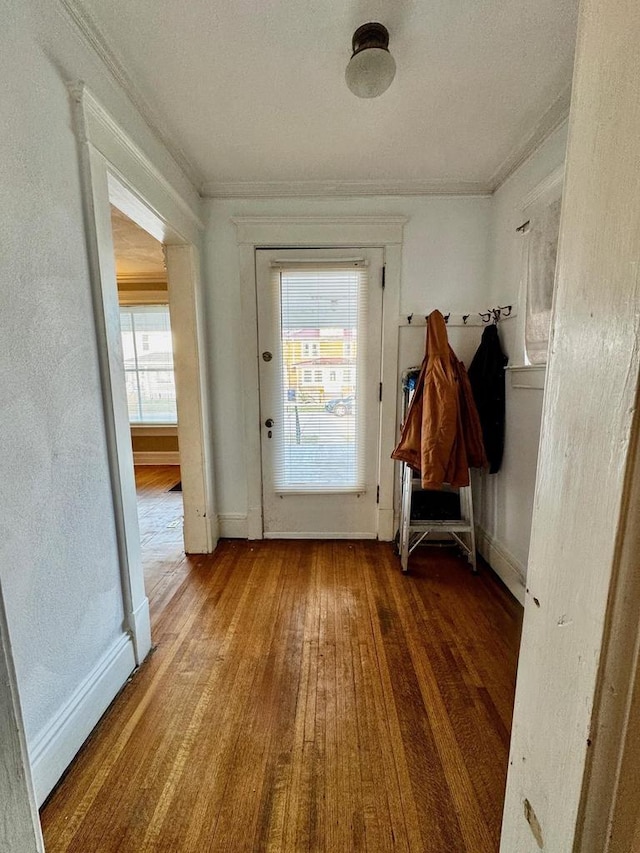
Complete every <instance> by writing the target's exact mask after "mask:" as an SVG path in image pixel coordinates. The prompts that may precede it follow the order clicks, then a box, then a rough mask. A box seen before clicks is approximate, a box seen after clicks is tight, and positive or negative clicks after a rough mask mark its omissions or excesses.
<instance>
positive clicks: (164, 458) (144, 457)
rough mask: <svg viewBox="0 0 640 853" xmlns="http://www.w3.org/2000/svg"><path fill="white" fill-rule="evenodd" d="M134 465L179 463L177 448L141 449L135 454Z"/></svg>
mask: <svg viewBox="0 0 640 853" xmlns="http://www.w3.org/2000/svg"><path fill="white" fill-rule="evenodd" d="M133 464H134V465H179V464H180V453H179V451H177V450H139V451H137V452H136V453H134V454H133Z"/></svg>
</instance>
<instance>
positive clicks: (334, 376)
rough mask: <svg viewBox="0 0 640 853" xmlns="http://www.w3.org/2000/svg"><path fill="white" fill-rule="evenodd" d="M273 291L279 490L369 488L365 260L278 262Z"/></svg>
mask: <svg viewBox="0 0 640 853" xmlns="http://www.w3.org/2000/svg"><path fill="white" fill-rule="evenodd" d="M272 298H273V299H274V303H275V306H276V308H277V310H276V311H275V312H274V316H275V317H276V322H277V326H278V327H277V328H276V329H274V333H275V336H276V339H277V341H278V342H279V355H280V363H279V370H278V377H277V380H276V383H275V391H274V394H275V397H276V400H274V401H273V402H274V404H275V405H274V411H277V412H278V413H279V415H278V417H277V421H276V422H277V423H278V425H279V426H280V425H281V426H280V428H278V429H276V430H274V440H273V442H272V443H271V445H270V446H271V448H272V453H273V479H274V486H275V489H276V491H277V492H282V493H284V492H302V493H306V492H360V491H363V490H364V485H365V459H364V441H363V438H364V412H365V399H364V395H365V387H366V383H365V379H366V377H365V371H364V364H365V355H366V329H367V267H366V263H365V261H363V260H345V261H340V262H335V261H332V262H327V263H322V262H314V263H308V262H304V261H300V262H290V263H276V264H274V266H273V274H272Z"/></svg>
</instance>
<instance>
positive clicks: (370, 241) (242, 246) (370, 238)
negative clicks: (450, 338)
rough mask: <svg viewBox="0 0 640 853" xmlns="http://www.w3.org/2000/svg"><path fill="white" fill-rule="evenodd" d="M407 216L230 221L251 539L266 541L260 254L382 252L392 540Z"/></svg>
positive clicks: (384, 512) (381, 517)
mask: <svg viewBox="0 0 640 853" xmlns="http://www.w3.org/2000/svg"><path fill="white" fill-rule="evenodd" d="M407 221H408V220H407V217H406V216H295V217H293V216H238V217H233V218H232V222H233V223H234V225H235V226H236V237H237V242H238V252H239V260H240V299H241V322H242V336H243V340H244V342H245V345H244V346H243V350H242V380H243V387H244V390H245V399H244V439H245V441H244V450H245V460H246V487H247V536H248V538H249V539H262V538H263V523H262V474H261V471H262V457H261V446H260V436H261V423H260V398H259V392H260V384H259V376H258V311H257V305H256V286H257V282H256V263H255V260H256V254H255V253H256V249H319V248H323V249H328V248H335V249H343V248H344V249H347V248H363V249H365V248H366V249H382V250H383V252H384V265H385V271H386V272H385V289H384V298H383V306H382V374H381V379H382V395H381V396H382V399H381V401H380V423H379V429H380V434H379V443H378V447H379V450H378V457H379V458H378V483H379V486H380V500H379V504H378V524H377V529H378V539H382V540H386V541H390V540H392V539H393V536H394V532H395V531H394V529H393V526H394V525H393V486H394V464H395V463H394V462H393V460H392V459H391V449H392V448H393V446H394V442H395V438H396V415H395V412H396V395H397V385H398V375H397V374H398V369H397V361H398V334H399V332H398V316H399V314H400V272H401V263H402V239H403V229H404V225H405V223H406V222H407Z"/></svg>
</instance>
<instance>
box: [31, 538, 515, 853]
mask: <svg viewBox="0 0 640 853" xmlns="http://www.w3.org/2000/svg"><path fill="white" fill-rule="evenodd" d="M520 622H521V608H520V606H519V605H518V604H517V603H516V602H515V601H514V600H513V599H512V598H511V596H510V595H509V593H508V592H507V591H506V590H505V589H504V587H502V586H501V585H500V584H499V582H498V581H496V580H495V579H494V578H493V576H492V574H491V572H490V571H488V570H486V569H485V570H484V571H481V574H480V576H479V577H473V576H472V575H471V573H470V572H469V570H468V567H467V565H466V563H464V562H463V561H462V560H461V559H459V558H458V557H456V556H455V555H454V554H453V553H450V552H448V551H442V550H433V549H423V550H419V551H418V552H416V554H415V555H414V557H413V562H412V574H411V575H410V576H408V577H405V576H402V575H401V573H400V570H399V567H398V560H397V558H396V557H395V556H394V554H393V552H392V548H391V546H389V545H387V544H385V543H377V542H345V541H342V542H317V541H304V542H302V541H262V542H245V541H234V540H226V541H222V542H221V543H220V545H219V547H218V550H217V551H216V553H215V554H214V555H212V556H209V557H200V558H195V559H194V560H193V561H192V565H191V570H190V572H189V574H188V576H187V577H186V578H185V579H184V581H183V582H182V583H181V584H180V586H179V588H178V589H177V591H176V592H175V594H174V595H173V597H172V598H171V599H170V600H169V602H168V604H167V605H166V607H164V609H163V610H162V611H161V612H159V613H158V615H157V618H156V619H155V624H154V641H155V642H156V644H157V650H156V651H155V653H154V654H153V655H152V656H151V657H150V658H149V659H148V661H147V662H146V663H145V664H144V666H143V667H141V669H140V670H139V672H138V673H137V675H136V676H135V677H134V678H133V680H132V681H131V682H130V683H129V684H128V685H127V686H126V687H125V689H124V690H123V691H122V693H121V694H120V696H119V697H118V698H117V700H116V701H115V703H114V704H113V706H112V707H111V709H110V710H109V711H108V713H107V715H106V716H105V718H104V720H103V721H102V723H101V724H100V726H99V727H98V728H97V729H96V731H95V732H94V734H93V735H92V737H91V738H90V740H89V742H88V743H87V744H86V746H85V747H84V748H83V750H82V751H81V753H80V754H79V756H78V757H77V759H76V760H75V762H74V764H73V766H72V768H71V769H70V771H69V772H68V774H67V776H66V777H65V778H64V779H63V781H62V782H61V784H60V785H59V786H58V788H57V789H56V791H55V792H54V793H53V795H52V796H51V798H50V799H49V801H48V803H47V804H46V805H45V807H44V808H43V810H42V823H43V830H44V836H45V842H46V849H47V851H48V853H61V851H69V852H71V851H73V853H115V851H118V853H144V851H152V852H153V853H165V851H166V853H168V851H171V853H181V851H189V853H191V852H192V851H193V853H204V851H221V853H222V851H225V853H228V852H229V851H231V853H235V851H274V853H275V851H291V852H292V853H293V851H295V852H296V853H298V851H331V853H343V851H344V853H351V851H365V850H366V851H373V852H377V851H392V850H393V851H415V853H427V851H433V852H434V853H464V851H469V853H484V851H496V850H497V849H498V842H499V832H500V821H501V812H502V802H503V791H504V783H505V777H506V768H507V752H508V741H509V728H510V721H511V710H512V703H513V692H514V681H515V668H516V657H517V648H518V642H519V633H520Z"/></svg>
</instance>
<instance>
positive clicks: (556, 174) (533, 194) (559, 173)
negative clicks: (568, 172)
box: [522, 163, 565, 211]
mask: <svg viewBox="0 0 640 853" xmlns="http://www.w3.org/2000/svg"><path fill="white" fill-rule="evenodd" d="M564 169H565V164H564V163H561V164H560V165H559V166H558V167H557V168H556V169H554V170H553V171H552V172H550V173H549V174H548V175H547V177H546V178H543V179H542V180H541V181H540V183H538V184H536V185H535V187H533V189H532V190H531V191H530V192H528V193H527V195H526V196H525V197H524V199H523V202H522V209H523V210H524V211H526V210H527V209H528V208H530V207H531V206H532V205H534V204H535V203H536V202H537V201H539V199H541V198H544V197H545V196H547V195H550V194H551V193H552V192H554V190H555V196H556V197H557V196H558V195H559V194H560V192H558V189H557V188H558V187H560V188H561V185H562V182H563V181H564ZM560 191H561V190H560Z"/></svg>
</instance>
